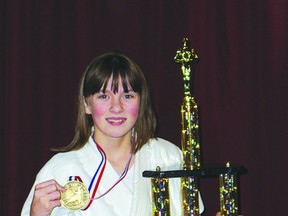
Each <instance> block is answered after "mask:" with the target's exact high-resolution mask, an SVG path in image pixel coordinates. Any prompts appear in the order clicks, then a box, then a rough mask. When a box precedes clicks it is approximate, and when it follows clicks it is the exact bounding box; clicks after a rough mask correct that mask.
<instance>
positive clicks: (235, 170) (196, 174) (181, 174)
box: [142, 165, 247, 178]
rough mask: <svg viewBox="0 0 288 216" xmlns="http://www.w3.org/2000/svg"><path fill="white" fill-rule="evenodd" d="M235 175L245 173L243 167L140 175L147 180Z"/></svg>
mask: <svg viewBox="0 0 288 216" xmlns="http://www.w3.org/2000/svg"><path fill="white" fill-rule="evenodd" d="M226 173H235V174H237V175H241V174H245V173H247V169H246V168H245V167H244V166H240V165H239V166H231V167H226V166H219V167H205V168H200V169H193V170H168V171H161V170H160V171H150V170H146V171H144V172H143V173H142V176H143V177H147V178H179V177H203V178H205V177H207V178H211V177H218V176H219V175H220V174H226Z"/></svg>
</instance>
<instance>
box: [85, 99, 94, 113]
mask: <svg viewBox="0 0 288 216" xmlns="http://www.w3.org/2000/svg"><path fill="white" fill-rule="evenodd" d="M83 103H84V108H85V113H86V114H87V115H90V114H92V111H91V106H90V105H89V102H88V100H87V99H86V98H84V99H83Z"/></svg>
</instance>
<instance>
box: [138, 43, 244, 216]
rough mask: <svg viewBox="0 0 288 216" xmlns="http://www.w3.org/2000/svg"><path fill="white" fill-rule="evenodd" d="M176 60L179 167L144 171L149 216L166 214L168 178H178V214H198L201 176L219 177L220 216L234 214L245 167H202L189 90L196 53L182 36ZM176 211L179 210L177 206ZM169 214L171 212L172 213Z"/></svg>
mask: <svg viewBox="0 0 288 216" xmlns="http://www.w3.org/2000/svg"><path fill="white" fill-rule="evenodd" d="M174 60H175V62H176V63H178V64H180V65H181V70H182V74H183V81H184V99H183V104H182V105H181V124H182V131H181V148H182V153H183V162H182V170H169V171H161V167H157V168H156V171H144V172H143V177H149V178H151V185H152V212H153V214H152V215H153V216H170V207H169V203H170V202H169V196H171V195H170V194H169V178H175V177H177V178H181V192H182V209H181V212H182V216H199V215H200V208H199V188H198V183H199V180H200V178H201V177H215V176H218V177H219V194H220V196H219V197H220V212H221V216H228V215H229V216H236V215H237V216H238V194H237V176H238V175H239V174H243V173H245V172H246V171H247V170H246V168H245V167H243V166H237V167H235V166H234V167H231V166H230V163H229V162H228V163H227V164H226V166H225V167H210V168H208V167H204V168H203V167H202V166H201V157H200V156H201V155H200V135H199V134H200V133H199V131H200V129H199V128H200V127H199V119H198V117H199V115H198V106H197V103H196V101H195V98H194V97H193V95H192V93H191V74H192V70H193V66H194V63H197V62H198V60H199V57H198V56H197V54H196V53H195V52H194V49H189V47H188V39H187V38H184V39H183V47H182V48H181V49H179V50H178V51H177V52H176V55H175V57H174ZM179 211H180V210H179ZM172 216H173V215H172Z"/></svg>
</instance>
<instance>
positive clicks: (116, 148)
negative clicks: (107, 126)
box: [94, 134, 134, 174]
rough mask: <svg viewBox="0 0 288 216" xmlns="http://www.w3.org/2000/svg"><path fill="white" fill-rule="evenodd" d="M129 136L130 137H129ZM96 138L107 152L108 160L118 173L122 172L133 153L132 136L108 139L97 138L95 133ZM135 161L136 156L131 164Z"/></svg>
mask: <svg viewBox="0 0 288 216" xmlns="http://www.w3.org/2000/svg"><path fill="white" fill-rule="evenodd" d="M128 138H129V139H128ZM94 140H95V141H96V142H97V144H98V145H100V146H101V148H102V149H103V151H104V152H105V154H106V157H107V160H108V161H109V163H110V164H111V165H112V166H113V168H114V169H115V170H116V172H117V173H118V174H121V173H122V172H123V170H124V168H125V166H126V164H127V162H128V161H129V159H130V157H131V154H133V153H132V146H131V137H123V138H115V139H114V138H109V139H108V140H105V139H101V140H99V141H98V140H97V139H96V137H95V134H94ZM133 162H134V156H133V155H132V160H131V162H130V166H131V165H132V164H133Z"/></svg>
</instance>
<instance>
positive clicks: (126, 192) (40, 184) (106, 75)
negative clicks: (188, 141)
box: [22, 53, 203, 216]
mask: <svg viewBox="0 0 288 216" xmlns="http://www.w3.org/2000/svg"><path fill="white" fill-rule="evenodd" d="M155 127H156V120H155V115H154V112H153V109H152V105H151V100H150V97H149V90H148V85H147V82H146V80H145V77H144V75H143V72H142V71H141V69H140V68H139V67H138V66H137V64H136V63H135V62H134V61H133V60H131V59H130V58H128V57H127V56H125V55H123V54H119V53H107V54H104V55H102V56H99V57H97V58H96V59H95V60H94V61H92V63H91V64H90V65H89V66H88V68H87V69H86V71H85V73H84V74H83V77H82V79H81V85H80V90H79V95H78V116H77V124H76V129H75V136H74V139H73V140H72V142H71V144H70V145H68V146H66V147H64V148H61V149H59V150H58V151H59V153H58V154H56V155H55V156H54V157H53V158H52V159H50V160H49V161H48V162H47V164H46V165H45V166H44V167H43V168H42V169H41V171H40V172H39V173H38V175H37V178H36V180H35V183H34V185H33V187H32V189H31V192H30V194H29V196H28V198H27V200H26V202H25V204H24V207H23V209H22V215H31V216H44V215H57V216H59V215H87V216H88V215H91V216H92V215H93V216H95V215H103V216H129V215H131V216H149V215H152V195H151V183H150V182H151V179H149V178H144V177H142V173H143V171H145V170H155V169H156V167H157V166H160V167H161V168H162V167H172V166H174V167H175V166H178V167H180V166H181V164H182V152H181V150H180V149H179V148H178V147H177V146H176V145H174V144H172V143H170V142H168V141H166V140H164V139H161V138H156V137H155V135H154V131H155ZM78 183H79V184H78ZM65 184H66V186H65V187H64V185H65ZM75 184H76V185H75ZM169 184H170V185H169V189H170V206H171V215H173V216H174V215H175V216H178V215H179V216H180V215H181V209H182V207H181V192H180V181H179V179H178V178H173V179H170V182H169ZM86 188H87V189H86ZM88 191H89V192H88ZM60 200H61V201H60ZM77 203H84V206H80V207H79V206H77V205H76V204H77ZM200 204H201V209H202V210H203V206H202V203H201V202H200ZM79 208H80V209H79ZM202 210H201V211H202Z"/></svg>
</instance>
